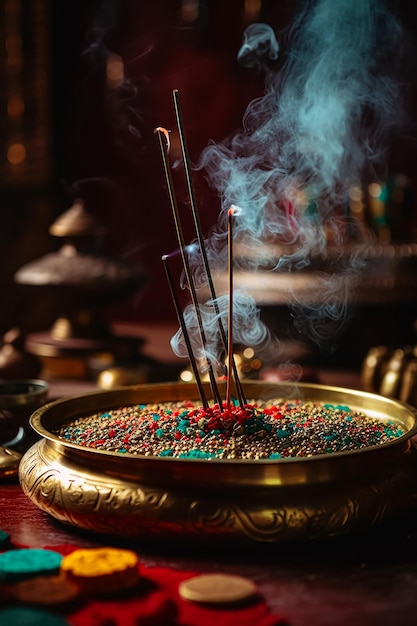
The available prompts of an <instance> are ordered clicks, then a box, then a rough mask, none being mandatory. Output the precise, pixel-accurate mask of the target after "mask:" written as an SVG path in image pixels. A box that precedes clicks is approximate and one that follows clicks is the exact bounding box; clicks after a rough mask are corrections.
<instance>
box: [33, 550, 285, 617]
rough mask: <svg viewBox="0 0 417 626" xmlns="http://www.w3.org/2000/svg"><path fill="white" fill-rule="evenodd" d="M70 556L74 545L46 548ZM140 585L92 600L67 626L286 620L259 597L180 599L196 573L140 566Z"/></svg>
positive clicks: (73, 613) (70, 615)
mask: <svg viewBox="0 0 417 626" xmlns="http://www.w3.org/2000/svg"><path fill="white" fill-rule="evenodd" d="M45 548H47V549H49V550H56V551H57V552H60V553H61V554H64V555H65V554H69V553H70V552H72V551H73V550H75V549H76V548H77V546H69V545H64V546H45ZM140 573H141V583H140V585H139V586H138V588H137V590H135V592H129V593H126V594H121V595H122V596H123V597H120V595H119V596H118V597H117V598H115V597H111V598H110V597H109V598H106V597H104V598H91V599H90V600H89V601H88V603H85V604H83V605H82V606H81V607H80V608H78V609H75V610H73V611H72V612H70V613H69V614H67V615H66V619H67V620H68V623H69V624H70V626H213V625H214V626H279V625H281V626H283V625H284V624H288V621H287V620H286V619H285V618H283V617H280V616H278V615H273V614H272V613H271V612H270V611H269V609H268V607H267V605H266V603H265V602H264V601H263V600H262V598H261V597H259V598H255V599H254V600H253V601H252V602H251V603H248V604H244V605H239V606H236V605H235V606H233V607H230V606H222V607H219V606H216V607H209V606H202V605H199V604H196V603H193V602H187V601H186V600H183V599H182V598H181V597H180V596H179V593H178V586H179V584H180V582H181V581H183V580H186V579H187V578H191V577H192V576H196V575H197V574H198V573H197V572H189V571H188V572H185V571H179V570H173V569H170V568H167V567H148V566H146V565H144V564H142V563H141V564H140Z"/></svg>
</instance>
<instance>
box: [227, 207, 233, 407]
mask: <svg viewBox="0 0 417 626" xmlns="http://www.w3.org/2000/svg"><path fill="white" fill-rule="evenodd" d="M233 214H234V209H233V208H230V209H229V211H228V213H227V273H228V283H229V315H228V319H227V358H228V368H227V386H226V408H227V409H230V397H231V393H232V360H233V216H234V215H233Z"/></svg>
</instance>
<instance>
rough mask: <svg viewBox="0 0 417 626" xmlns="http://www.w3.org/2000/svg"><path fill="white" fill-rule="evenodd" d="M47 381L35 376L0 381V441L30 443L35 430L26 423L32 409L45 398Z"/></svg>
mask: <svg viewBox="0 0 417 626" xmlns="http://www.w3.org/2000/svg"><path fill="white" fill-rule="evenodd" d="M48 391H49V388H48V383H47V382H45V381H44V380H39V379H22V380H9V381H3V382H0V445H1V446H4V447H9V446H13V447H16V446H20V447H21V446H24V445H26V448H28V447H30V446H31V445H32V444H33V443H34V441H35V433H34V431H33V430H32V429H31V428H30V426H29V418H30V416H31V415H32V413H33V412H34V411H35V409H37V408H38V407H40V406H41V405H42V404H44V403H45V402H46V399H47V396H48Z"/></svg>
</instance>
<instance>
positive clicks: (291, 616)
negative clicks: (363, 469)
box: [0, 372, 417, 626]
mask: <svg viewBox="0 0 417 626" xmlns="http://www.w3.org/2000/svg"><path fill="white" fill-rule="evenodd" d="M318 378H319V380H320V382H324V383H327V384H336V385H341V386H352V385H353V384H354V383H355V380H356V382H358V378H357V374H355V373H346V374H345V375H344V376H343V375H341V374H340V373H335V372H333V373H332V372H327V373H326V372H325V373H323V372H322V373H321V374H320V376H319V377H318ZM344 383H346V384H344ZM91 387H92V385H91V383H86V382H80V383H78V382H77V381H62V380H60V381H51V391H52V395H53V396H58V395H59V396H64V395H72V394H74V393H79V392H81V393H83V392H84V391H88V390H89V389H90V388H91ZM0 529H2V530H4V531H6V532H8V533H10V535H11V538H12V541H13V543H14V544H15V545H24V546H30V547H41V546H54V545H60V544H66V543H70V544H76V545H78V546H82V547H89V546H97V545H103V544H105V545H109V543H110V542H111V543H112V544H113V545H117V540H115V539H110V538H105V537H98V536H96V535H94V534H89V533H87V532H85V531H82V530H80V529H77V528H74V527H70V526H66V525H64V524H62V523H60V522H58V521H57V520H55V519H53V518H51V517H50V516H49V515H48V514H47V513H45V512H43V511H41V510H40V509H38V508H37V506H36V505H35V504H34V503H32V502H31V501H30V500H29V499H28V498H27V497H26V496H25V495H24V494H23V492H22V490H21V488H20V486H19V484H18V480H17V478H9V479H7V480H5V479H3V481H2V482H1V483H0ZM129 545H130V547H134V548H135V549H136V550H137V551H138V552H139V555H140V557H141V559H142V561H143V562H144V564H145V565H159V566H161V567H170V568H175V569H181V570H192V571H198V572H210V571H217V572H218V571H222V572H229V573H235V574H236V573H237V574H240V575H243V576H247V577H249V578H251V579H252V580H254V581H255V582H256V583H257V585H258V586H259V589H260V592H261V594H262V596H263V598H264V600H265V601H266V602H267V604H268V606H269V608H270V609H271V611H272V612H274V613H276V614H278V615H284V616H286V617H287V619H288V622H289V624H290V625H291V626H306V625H307V624H308V625H309V626H327V625H329V626H330V625H331V626H352V625H355V626H381V625H382V624H383V625H384V626H391V625H392V626H412V625H415V624H417V507H416V508H415V509H414V508H413V509H412V510H410V511H407V512H406V513H404V514H401V515H398V516H397V517H396V518H395V519H392V520H389V521H385V522H383V523H381V524H379V525H377V526H375V527H373V528H372V529H368V530H366V531H361V532H355V533H351V534H349V535H346V536H342V537H333V538H328V539H326V540H320V541H311V542H307V543H294V544H289V545H284V546H281V545H256V546H254V547H250V548H248V547H245V548H243V547H241V548H230V549H227V548H225V547H222V548H221V549H218V550H216V549H213V548H212V547H211V548H210V549H209V550H207V549H204V548H203V547H201V548H198V547H193V548H186V547H181V548H179V547H176V546H175V545H160V546H155V545H153V546H147V545H133V544H132V542H130V544H129ZM231 619H232V618H231ZM231 623H233V621H231Z"/></svg>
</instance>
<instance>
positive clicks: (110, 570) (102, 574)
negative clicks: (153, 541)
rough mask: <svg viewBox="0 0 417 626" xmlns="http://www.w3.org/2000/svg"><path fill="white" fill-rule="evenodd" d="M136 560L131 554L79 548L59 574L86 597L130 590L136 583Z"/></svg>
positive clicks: (128, 551)
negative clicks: (84, 593) (77, 585)
mask: <svg viewBox="0 0 417 626" xmlns="http://www.w3.org/2000/svg"><path fill="white" fill-rule="evenodd" d="M138 565H139V557H138V555H137V554H136V552H133V551H132V550H123V549H118V548H107V547H105V548H84V549H83V548H79V549H78V550H75V551H74V552H72V553H71V554H69V555H68V556H65V557H64V558H63V560H62V562H61V571H62V572H63V573H64V574H65V575H66V576H67V577H68V578H69V579H70V580H73V581H75V582H77V583H78V584H79V585H81V588H82V590H83V591H84V592H86V593H101V594H102V593H106V592H109V591H110V592H111V591H117V590H119V589H124V588H127V587H132V586H133V585H135V584H136V583H137V582H138V580H139V570H138Z"/></svg>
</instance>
